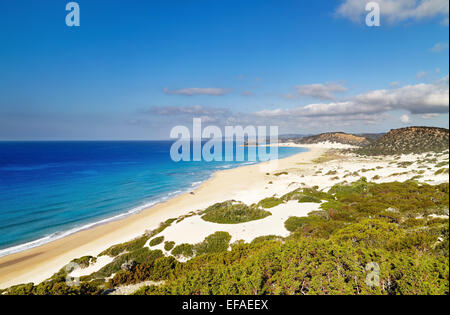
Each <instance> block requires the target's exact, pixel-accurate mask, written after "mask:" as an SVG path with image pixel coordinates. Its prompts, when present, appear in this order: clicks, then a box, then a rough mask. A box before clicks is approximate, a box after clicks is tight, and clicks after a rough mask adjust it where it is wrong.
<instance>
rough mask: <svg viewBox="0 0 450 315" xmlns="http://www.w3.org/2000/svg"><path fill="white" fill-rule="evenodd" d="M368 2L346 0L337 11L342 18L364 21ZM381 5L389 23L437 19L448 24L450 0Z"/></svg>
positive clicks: (382, 1) (390, 0)
mask: <svg viewBox="0 0 450 315" xmlns="http://www.w3.org/2000/svg"><path fill="white" fill-rule="evenodd" d="M367 2H369V1H367V0H344V1H343V2H342V4H341V5H340V6H339V7H338V8H337V9H336V14H337V15H338V16H340V17H344V18H348V19H350V20H352V21H355V22H359V21H362V17H363V16H365V15H366V14H367V12H366V10H365V7H366V3H367ZM376 2H377V3H379V5H380V11H381V16H382V18H385V19H386V20H387V21H388V22H389V23H395V22H401V21H405V20H423V19H430V18H435V17H440V18H442V19H443V21H442V22H441V23H446V21H447V23H448V11H449V3H448V0H377V1H376Z"/></svg>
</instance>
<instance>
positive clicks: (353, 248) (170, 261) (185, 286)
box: [2, 179, 449, 295]
mask: <svg viewBox="0 0 450 315" xmlns="http://www.w3.org/2000/svg"><path fill="white" fill-rule="evenodd" d="M305 196H307V197H315V198H317V199H318V200H321V201H322V202H323V203H322V204H321V205H320V207H321V210H320V211H314V212H311V213H310V214H309V215H308V216H307V217H302V218H299V217H291V218H289V219H288V220H287V221H286V222H285V227H286V229H288V230H289V231H290V232H291V235H290V236H289V237H287V238H284V239H282V238H280V237H277V236H263V237H259V238H257V239H255V240H254V241H253V242H252V243H250V244H246V243H244V242H235V243H234V244H232V245H231V250H228V249H229V248H230V245H229V242H230V240H231V237H230V235H229V234H228V233H226V232H216V233H214V234H212V235H210V236H208V237H207V238H205V240H204V241H203V242H201V243H198V244H193V245H192V244H180V245H178V246H176V247H175V248H173V247H174V243H173V242H166V243H165V248H166V246H167V248H169V249H172V248H173V249H172V254H173V255H174V256H176V257H180V258H181V257H185V258H191V259H190V260H188V261H186V262H183V263H182V262H178V261H177V260H176V259H175V258H173V257H164V256H163V253H162V252H161V251H151V250H149V249H148V248H143V244H142V240H139V239H137V240H135V241H133V242H129V243H125V245H124V244H120V245H118V247H112V249H113V250H112V249H110V250H111V254H114V253H117V252H118V253H119V254H118V255H116V256H117V257H116V258H115V259H114V261H113V262H112V263H110V264H108V265H107V266H105V267H103V268H102V269H101V270H99V271H98V272H96V273H94V274H92V275H90V276H87V277H82V279H81V281H82V284H81V286H80V287H69V286H67V284H66V283H65V277H66V275H67V270H65V268H63V269H61V270H60V271H59V272H58V273H56V274H55V275H54V276H53V277H52V278H51V279H49V280H48V281H45V282H43V283H41V284H39V285H37V286H34V285H33V284H24V285H20V286H15V287H12V288H9V289H7V290H6V291H4V292H2V293H3V294H5V293H6V294H21V295H31V294H43V295H45V294H77V295H84V294H86V295H87V294H89V295H91V294H102V293H103V291H104V286H105V282H104V280H103V279H104V278H107V277H109V276H111V275H112V274H115V275H114V277H113V278H112V279H111V280H110V281H109V282H108V284H107V286H108V287H115V286H118V285H124V284H133V283H139V282H141V281H148V280H151V281H155V282H158V281H162V280H163V281H164V282H163V283H159V284H158V285H153V286H149V287H144V288H142V289H140V290H138V292H136V294H391V295H396V294H446V295H448V294H449V260H448V257H449V220H448V218H440V217H433V216H431V214H437V215H448V205H449V204H448V202H449V184H448V183H445V184H441V185H436V186H431V185H427V184H423V183H421V184H418V183H417V182H414V181H407V182H404V183H397V182H394V183H383V184H375V183H369V182H367V180H365V179H361V180H360V181H358V182H355V183H353V184H350V185H342V184H341V185H335V186H334V187H332V188H331V189H330V190H329V191H328V193H325V192H320V191H318V190H317V189H315V188H312V189H306V190H305V189H299V190H296V191H293V192H291V193H289V194H286V195H285V196H283V197H282V198H280V199H281V200H282V201H283V202H285V201H288V200H301V198H303V197H305ZM233 206H237V207H238V208H239V207H240V206H241V204H236V203H232V204H230V202H228V203H223V204H217V205H215V206H213V207H212V208H211V209H209V213H214V212H215V211H217V212H219V211H220V210H225V212H226V213H228V214H227V216H226V217H227V218H229V217H232V218H233V219H235V218H236V216H235V215H234V213H233V215H234V216H230V212H233V211H234V210H236V209H232V210H233V211H231V210H230V209H227V208H228V207H231V208H233ZM247 208H250V209H257V207H247ZM247 208H244V209H247ZM206 214H208V211H205V215H206ZM244 216H248V213H245V214H244ZM237 217H239V216H237ZM220 218H223V217H220ZM148 235H150V234H148ZM148 235H147V236H145V237H147V240H148V239H151V237H154V236H155V235H153V236H151V237H150V238H148V237H149V236H148ZM161 242H162V241H161ZM136 243H139V245H142V246H141V247H139V246H137V245H136ZM130 260H134V261H136V263H137V264H136V266H135V267H134V268H133V269H131V270H128V271H123V270H121V266H122V264H123V263H124V262H127V261H130ZM76 261H78V262H79V263H81V264H83V265H86V264H88V263H90V262H92V258H90V257H88V256H87V257H82V258H79V259H78V260H76ZM369 263H376V264H377V265H378V266H379V268H380V270H379V278H380V281H379V283H376V284H375V285H374V286H370V285H368V283H366V277H368V275H369V272H370V271H367V270H366V266H368V264H369Z"/></svg>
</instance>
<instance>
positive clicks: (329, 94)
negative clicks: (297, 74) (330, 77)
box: [286, 82, 348, 100]
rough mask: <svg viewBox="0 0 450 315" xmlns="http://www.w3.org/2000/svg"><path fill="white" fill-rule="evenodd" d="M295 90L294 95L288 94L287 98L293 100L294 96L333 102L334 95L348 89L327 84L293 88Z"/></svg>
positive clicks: (333, 83) (336, 84) (339, 85)
mask: <svg viewBox="0 0 450 315" xmlns="http://www.w3.org/2000/svg"><path fill="white" fill-rule="evenodd" d="M295 89H296V90H297V91H296V93H295V94H294V95H292V94H289V95H287V96H286V97H287V98H295V97H296V96H310V97H314V98H318V99H327V100H333V99H334V94H335V93H342V92H346V91H347V90H348V89H347V88H346V87H345V86H343V85H342V84H339V83H335V82H329V83H326V84H306V85H298V86H295Z"/></svg>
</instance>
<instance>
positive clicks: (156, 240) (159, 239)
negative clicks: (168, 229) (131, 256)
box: [149, 236, 164, 247]
mask: <svg viewBox="0 0 450 315" xmlns="http://www.w3.org/2000/svg"><path fill="white" fill-rule="evenodd" d="M162 242H164V236H159V237H155V238H154V239H152V240H151V241H150V243H149V245H150V247H153V246H156V245H159V244H161V243H162Z"/></svg>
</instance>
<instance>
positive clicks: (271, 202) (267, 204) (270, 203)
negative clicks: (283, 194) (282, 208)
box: [258, 197, 283, 209]
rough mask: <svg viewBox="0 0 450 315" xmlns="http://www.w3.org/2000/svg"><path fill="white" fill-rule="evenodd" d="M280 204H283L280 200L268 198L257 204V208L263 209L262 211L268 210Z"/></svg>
mask: <svg viewBox="0 0 450 315" xmlns="http://www.w3.org/2000/svg"><path fill="white" fill-rule="evenodd" d="M282 203H283V201H282V200H280V199H278V198H275V197H270V198H266V199H263V200H261V201H260V202H259V203H258V207H261V208H264V209H270V208H273V207H276V206H278V205H280V204H282Z"/></svg>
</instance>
